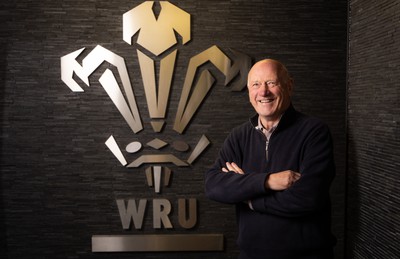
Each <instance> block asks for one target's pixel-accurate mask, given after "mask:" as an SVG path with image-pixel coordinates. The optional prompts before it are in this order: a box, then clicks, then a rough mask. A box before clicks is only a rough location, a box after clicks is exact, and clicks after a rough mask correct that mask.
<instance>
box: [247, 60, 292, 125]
mask: <svg viewBox="0 0 400 259" xmlns="http://www.w3.org/2000/svg"><path fill="white" fill-rule="evenodd" d="M247 87H248V89H249V98H250V103H251V104H252V105H253V107H254V109H255V110H256V112H257V113H258V115H259V116H260V118H261V122H262V123H263V125H264V127H267V128H269V127H270V126H272V125H274V124H275V123H276V122H278V121H279V119H280V116H281V115H282V114H283V113H284V112H285V110H286V109H287V108H288V107H289V105H290V96H291V95H292V87H293V82H292V80H291V78H290V77H289V74H288V72H287V70H286V68H285V67H284V66H283V65H282V64H281V63H279V62H278V61H275V60H271V59H266V60H262V61H259V62H257V63H256V64H255V65H254V66H253V67H252V68H251V70H250V72H249V75H248V81H247Z"/></svg>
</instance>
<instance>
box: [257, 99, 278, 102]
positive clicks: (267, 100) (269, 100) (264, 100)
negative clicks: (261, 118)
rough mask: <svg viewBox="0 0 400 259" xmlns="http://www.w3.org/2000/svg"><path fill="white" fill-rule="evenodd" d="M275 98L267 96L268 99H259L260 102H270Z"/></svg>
mask: <svg viewBox="0 0 400 259" xmlns="http://www.w3.org/2000/svg"><path fill="white" fill-rule="evenodd" d="M274 100H275V99H274V98H267V99H261V100H258V102H259V103H270V102H273V101H274Z"/></svg>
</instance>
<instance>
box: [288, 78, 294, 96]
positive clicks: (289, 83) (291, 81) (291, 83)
mask: <svg viewBox="0 0 400 259" xmlns="http://www.w3.org/2000/svg"><path fill="white" fill-rule="evenodd" d="M293 88H294V80H293V78H289V80H288V84H287V89H288V91H289V95H292V93H293Z"/></svg>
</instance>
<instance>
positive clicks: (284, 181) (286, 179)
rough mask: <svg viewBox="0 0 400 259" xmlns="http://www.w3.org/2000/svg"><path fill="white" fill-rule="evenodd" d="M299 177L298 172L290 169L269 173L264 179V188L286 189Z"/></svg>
mask: <svg viewBox="0 0 400 259" xmlns="http://www.w3.org/2000/svg"><path fill="white" fill-rule="evenodd" d="M299 178H300V173H298V172H294V171H292V170H286V171H281V172H278V173H273V174H270V175H269V176H268V177H267V180H266V181H265V188H266V189H270V190H274V191H282V190H286V189H287V188H289V187H290V186H292V184H294V183H295V182H296V181H297V180H299Z"/></svg>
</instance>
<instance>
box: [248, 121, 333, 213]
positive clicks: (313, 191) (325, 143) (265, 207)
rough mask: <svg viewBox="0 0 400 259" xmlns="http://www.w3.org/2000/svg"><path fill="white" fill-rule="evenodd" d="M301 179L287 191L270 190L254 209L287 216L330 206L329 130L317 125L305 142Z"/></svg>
mask: <svg viewBox="0 0 400 259" xmlns="http://www.w3.org/2000/svg"><path fill="white" fill-rule="evenodd" d="M304 143H305V144H304V147H303V149H304V151H303V156H302V159H301V161H300V174H301V177H300V179H299V180H298V181H297V182H295V183H294V184H293V185H292V186H291V187H290V188H288V189H286V190H284V191H271V192H268V193H266V194H265V195H263V196H260V197H258V198H256V199H253V200H252V201H251V202H252V205H253V208H254V210H255V211H258V212H261V213H268V214H274V215H279V216H284V217H301V216H305V215H309V214H312V213H314V212H315V211H318V210H324V209H325V208H326V206H329V202H330V201H329V187H330V184H331V182H332V180H333V177H334V174H335V166H334V158H333V145H332V139H331V135H330V132H329V129H328V127H327V126H326V125H324V124H320V125H319V126H317V127H314V128H313V129H312V131H311V132H310V134H308V136H307V138H306V140H305V142H304Z"/></svg>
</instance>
